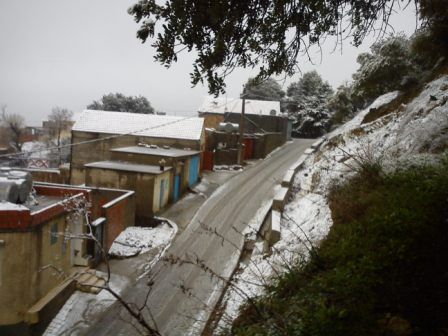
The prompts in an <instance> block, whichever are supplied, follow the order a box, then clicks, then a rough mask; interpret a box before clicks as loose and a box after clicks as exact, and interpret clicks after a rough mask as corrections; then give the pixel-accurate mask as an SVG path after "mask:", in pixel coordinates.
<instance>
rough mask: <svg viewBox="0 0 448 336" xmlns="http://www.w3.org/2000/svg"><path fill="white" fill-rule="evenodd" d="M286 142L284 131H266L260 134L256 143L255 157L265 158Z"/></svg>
mask: <svg viewBox="0 0 448 336" xmlns="http://www.w3.org/2000/svg"><path fill="white" fill-rule="evenodd" d="M285 142H286V139H285V137H284V135H283V134H282V133H266V134H263V135H260V136H258V137H257V139H256V140H255V143H254V159H262V158H265V157H266V155H268V154H269V153H270V152H272V151H273V150H274V149H276V148H277V147H280V146H281V145H283V144H284V143H285Z"/></svg>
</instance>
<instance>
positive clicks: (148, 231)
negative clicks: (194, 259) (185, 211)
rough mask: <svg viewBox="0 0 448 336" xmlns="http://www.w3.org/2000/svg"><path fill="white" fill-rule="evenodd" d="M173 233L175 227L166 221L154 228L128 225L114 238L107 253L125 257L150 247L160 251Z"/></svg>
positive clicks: (147, 249) (145, 250)
mask: <svg viewBox="0 0 448 336" xmlns="http://www.w3.org/2000/svg"><path fill="white" fill-rule="evenodd" d="M175 233H176V230H175V228H174V227H172V226H171V225H169V224H167V223H163V224H162V225H159V226H157V227H155V228H146V227H135V226H132V227H128V228H127V229H126V230H124V231H123V232H121V233H120V235H119V236H118V237H117V238H116V239H115V241H114V242H113V244H112V246H111V247H110V250H109V255H111V256H114V257H119V258H126V257H133V256H135V255H137V254H140V253H145V252H148V251H149V250H152V249H156V250H160V251H161V250H163V249H164V248H165V247H166V246H167V245H168V244H169V243H170V242H171V240H172V238H173V237H174V235H175Z"/></svg>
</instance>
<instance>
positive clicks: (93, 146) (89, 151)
mask: <svg viewBox="0 0 448 336" xmlns="http://www.w3.org/2000/svg"><path fill="white" fill-rule="evenodd" d="M109 136H111V134H101V133H89V132H78V131H73V132H72V143H79V142H83V141H88V140H95V139H102V138H106V137H109ZM137 140H138V138H137V137H135V136H121V137H115V138H112V139H109V140H105V141H95V142H91V143H86V144H82V145H77V146H73V147H72V155H71V161H70V184H74V185H79V184H83V183H85V180H84V178H85V173H84V165H85V164H87V163H91V162H96V161H104V160H109V159H110V151H109V150H110V149H111V148H117V147H126V146H133V145H136V144H137Z"/></svg>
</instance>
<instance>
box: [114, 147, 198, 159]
mask: <svg viewBox="0 0 448 336" xmlns="http://www.w3.org/2000/svg"><path fill="white" fill-rule="evenodd" d="M111 151H112V152H121V153H132V154H145V155H156V156H166V157H184V156H193V155H198V154H200V153H201V152H199V151H196V150H186V149H177V148H168V149H166V148H161V147H158V148H151V147H145V146H130V147H121V148H114V149H112V150H111Z"/></svg>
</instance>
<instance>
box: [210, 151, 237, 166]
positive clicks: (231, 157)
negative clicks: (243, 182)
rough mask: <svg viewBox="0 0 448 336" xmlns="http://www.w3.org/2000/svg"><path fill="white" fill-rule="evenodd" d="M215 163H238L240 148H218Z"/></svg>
mask: <svg viewBox="0 0 448 336" xmlns="http://www.w3.org/2000/svg"><path fill="white" fill-rule="evenodd" d="M214 160H215V162H214V164H215V165H218V166H219V165H234V164H237V163H238V149H226V150H216V152H215V157H214Z"/></svg>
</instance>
